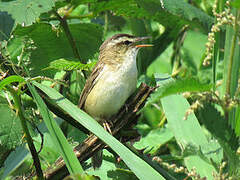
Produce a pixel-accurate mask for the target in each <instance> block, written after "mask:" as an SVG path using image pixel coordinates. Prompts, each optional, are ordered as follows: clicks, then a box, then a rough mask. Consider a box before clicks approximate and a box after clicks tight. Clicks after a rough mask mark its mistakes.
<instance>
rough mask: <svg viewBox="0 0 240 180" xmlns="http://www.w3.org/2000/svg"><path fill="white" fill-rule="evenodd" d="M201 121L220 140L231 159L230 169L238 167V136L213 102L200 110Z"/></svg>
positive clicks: (226, 154) (239, 162)
mask: <svg viewBox="0 0 240 180" xmlns="http://www.w3.org/2000/svg"><path fill="white" fill-rule="evenodd" d="M199 114H200V116H199V117H200V118H199V119H200V121H201V122H202V123H203V124H204V126H205V127H206V128H207V129H208V130H209V131H210V132H211V134H212V135H213V136H214V137H215V138H216V139H217V140H218V142H219V144H220V145H221V147H222V148H223V150H224V153H225V156H226V157H227V158H228V159H229V161H228V163H229V165H228V166H229V168H230V171H234V170H235V169H238V168H237V167H239V164H240V159H239V157H238V156H237V155H236V151H237V149H238V144H239V143H238V138H237V137H236V136H235V133H234V131H233V130H232V129H231V127H230V125H229V124H228V122H227V121H226V119H225V118H224V117H223V116H222V115H221V114H220V112H219V111H218V110H217V109H216V108H215V107H214V105H212V104H204V108H201V109H200V110H199Z"/></svg>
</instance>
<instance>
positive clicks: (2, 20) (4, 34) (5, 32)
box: [0, 12, 14, 41]
mask: <svg viewBox="0 0 240 180" xmlns="http://www.w3.org/2000/svg"><path fill="white" fill-rule="evenodd" d="M13 24H14V20H13V19H12V18H11V16H10V15H9V14H7V12H0V41H3V40H7V39H9V37H10V33H11V32H12V28H13Z"/></svg>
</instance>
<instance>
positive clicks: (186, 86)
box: [148, 74, 212, 103]
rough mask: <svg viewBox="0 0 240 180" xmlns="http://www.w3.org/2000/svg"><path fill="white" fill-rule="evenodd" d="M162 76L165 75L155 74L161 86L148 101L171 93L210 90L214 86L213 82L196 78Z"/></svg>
mask: <svg viewBox="0 0 240 180" xmlns="http://www.w3.org/2000/svg"><path fill="white" fill-rule="evenodd" d="M162 77H163V75H159V74H155V79H156V81H157V84H158V86H159V88H158V89H157V90H156V91H155V92H154V93H152V94H151V96H150V98H149V100H148V103H153V102H156V101H158V100H159V99H160V98H162V97H165V96H169V95H171V94H177V93H183V92H204V91H210V90H211V87H212V85H211V84H203V83H201V82H199V80H198V79H196V78H189V79H173V78H169V76H168V77H167V78H162Z"/></svg>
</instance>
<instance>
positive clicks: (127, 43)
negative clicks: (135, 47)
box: [123, 40, 132, 46]
mask: <svg viewBox="0 0 240 180" xmlns="http://www.w3.org/2000/svg"><path fill="white" fill-rule="evenodd" d="M131 43H132V42H131V41H128V40H126V41H124V42H123V44H125V45H127V46H128V45H129V44H131Z"/></svg>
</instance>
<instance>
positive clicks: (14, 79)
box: [0, 75, 25, 91]
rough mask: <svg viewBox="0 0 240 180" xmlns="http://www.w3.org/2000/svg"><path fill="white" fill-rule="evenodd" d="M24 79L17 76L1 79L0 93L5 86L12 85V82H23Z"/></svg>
mask: <svg viewBox="0 0 240 180" xmlns="http://www.w3.org/2000/svg"><path fill="white" fill-rule="evenodd" d="M24 81H25V79H23V78H22V77H21V76H17V75H12V76H9V77H7V78H5V79H3V80H2V81H1V82H0V91H1V90H2V88H4V87H5V86H7V85H9V84H11V83H13V82H19V83H21V82H24Z"/></svg>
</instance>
